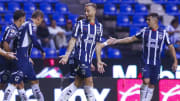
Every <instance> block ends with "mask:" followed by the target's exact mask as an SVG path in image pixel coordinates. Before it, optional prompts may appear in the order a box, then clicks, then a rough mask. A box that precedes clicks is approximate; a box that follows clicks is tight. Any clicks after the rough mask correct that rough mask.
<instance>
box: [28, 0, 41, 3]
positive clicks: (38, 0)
mask: <svg viewBox="0 0 180 101" xmlns="http://www.w3.org/2000/svg"><path fill="white" fill-rule="evenodd" d="M29 1H30V2H34V3H40V2H43V0H29Z"/></svg>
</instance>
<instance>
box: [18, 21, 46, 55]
mask: <svg viewBox="0 0 180 101" xmlns="http://www.w3.org/2000/svg"><path fill="white" fill-rule="evenodd" d="M36 30H37V26H36V25H35V24H34V23H33V21H32V20H28V21H26V22H25V23H24V24H23V25H22V26H21V27H20V28H19V36H18V41H17V48H18V49H22V48H24V49H25V48H26V50H25V52H26V53H27V55H28V56H30V52H31V49H32V47H33V46H34V47H36V48H37V49H39V50H40V51H41V52H44V51H43V49H42V47H41V45H40V44H39V43H38V41H37V38H36Z"/></svg>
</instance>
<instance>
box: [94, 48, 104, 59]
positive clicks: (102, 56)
mask: <svg viewBox="0 0 180 101" xmlns="http://www.w3.org/2000/svg"><path fill="white" fill-rule="evenodd" d="M105 57H106V56H105V53H104V50H102V51H101V58H105ZM93 58H94V59H95V58H96V52H94V54H93Z"/></svg>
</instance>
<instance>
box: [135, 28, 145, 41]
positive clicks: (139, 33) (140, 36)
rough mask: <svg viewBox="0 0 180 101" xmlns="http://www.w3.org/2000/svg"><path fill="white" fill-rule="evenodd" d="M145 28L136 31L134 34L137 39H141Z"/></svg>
mask: <svg viewBox="0 0 180 101" xmlns="http://www.w3.org/2000/svg"><path fill="white" fill-rule="evenodd" d="M145 29H146V27H145V28H143V29H141V30H140V31H139V32H138V33H136V34H135V36H136V37H137V38H138V39H142V37H143V33H144V32H145Z"/></svg>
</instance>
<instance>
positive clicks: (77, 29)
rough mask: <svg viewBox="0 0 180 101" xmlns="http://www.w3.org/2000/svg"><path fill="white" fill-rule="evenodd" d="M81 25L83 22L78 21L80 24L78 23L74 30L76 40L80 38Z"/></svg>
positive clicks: (73, 35)
mask: <svg viewBox="0 0 180 101" xmlns="http://www.w3.org/2000/svg"><path fill="white" fill-rule="evenodd" d="M80 23H82V21H81V22H80V21H78V22H76V24H75V27H74V28H73V31H72V32H73V33H72V37H74V38H78V36H79V35H80V33H81V32H80V27H81V26H80Z"/></svg>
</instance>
